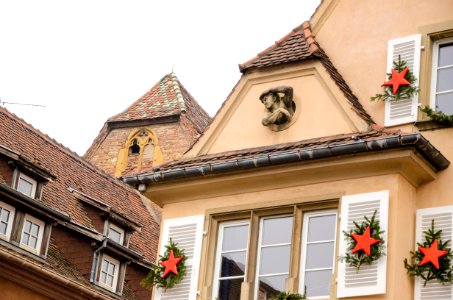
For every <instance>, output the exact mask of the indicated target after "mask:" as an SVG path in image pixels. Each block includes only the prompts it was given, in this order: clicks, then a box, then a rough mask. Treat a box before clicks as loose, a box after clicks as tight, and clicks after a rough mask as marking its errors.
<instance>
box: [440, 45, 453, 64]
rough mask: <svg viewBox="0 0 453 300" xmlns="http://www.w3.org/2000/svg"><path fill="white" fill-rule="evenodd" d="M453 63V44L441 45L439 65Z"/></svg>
mask: <svg viewBox="0 0 453 300" xmlns="http://www.w3.org/2000/svg"><path fill="white" fill-rule="evenodd" d="M451 65H453V44H445V45H440V46H439V67H443V66H451Z"/></svg>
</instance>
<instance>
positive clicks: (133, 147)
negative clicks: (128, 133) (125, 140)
mask: <svg viewBox="0 0 453 300" xmlns="http://www.w3.org/2000/svg"><path fill="white" fill-rule="evenodd" d="M139 153H140V146H139V145H138V144H137V139H134V140H133V141H132V145H131V146H130V147H129V154H139Z"/></svg>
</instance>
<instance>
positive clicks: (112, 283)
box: [99, 254, 120, 292]
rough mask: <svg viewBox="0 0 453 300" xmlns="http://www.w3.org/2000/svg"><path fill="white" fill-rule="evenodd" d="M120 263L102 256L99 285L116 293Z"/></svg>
mask: <svg viewBox="0 0 453 300" xmlns="http://www.w3.org/2000/svg"><path fill="white" fill-rule="evenodd" d="M119 268H120V262H119V261H118V260H116V259H114V258H112V257H110V256H108V255H105V254H104V255H103V256H102V264H101V271H100V273H99V285H100V286H102V287H104V288H106V289H108V290H111V291H113V292H116V286H117V284H118V273H119Z"/></svg>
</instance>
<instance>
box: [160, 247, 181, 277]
mask: <svg viewBox="0 0 453 300" xmlns="http://www.w3.org/2000/svg"><path fill="white" fill-rule="evenodd" d="M181 259H182V256H181V257H175V254H174V253H173V250H170V256H169V257H168V259H167V260H165V261H161V262H160V264H161V265H162V266H164V267H165V271H164V274H162V277H166V276H167V275H168V273H170V272H172V273H173V274H175V275H178V268H177V267H176V265H177V264H178V263H179V262H180V261H181Z"/></svg>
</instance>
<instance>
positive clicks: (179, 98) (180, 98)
mask: <svg viewBox="0 0 453 300" xmlns="http://www.w3.org/2000/svg"><path fill="white" fill-rule="evenodd" d="M169 76H171V78H172V81H171V82H172V83H173V86H174V89H175V94H176V99H177V101H178V105H179V108H180V109H181V112H186V111H187V109H186V102H185V101H184V100H185V99H184V97H183V96H182V93H181V89H180V84H181V82H179V79H178V77H176V74H175V73H174V72H171V73H170V74H169Z"/></svg>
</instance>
